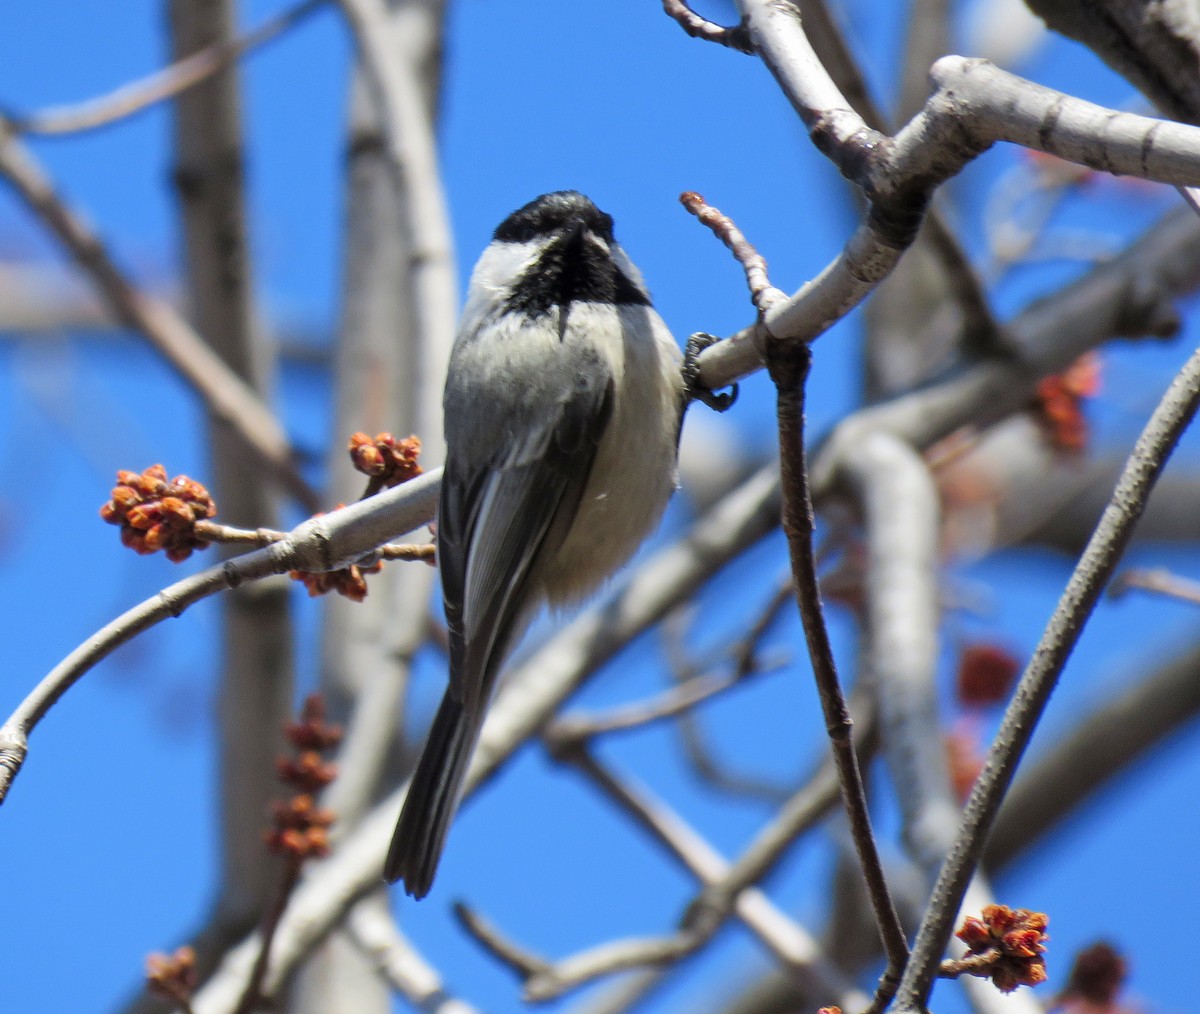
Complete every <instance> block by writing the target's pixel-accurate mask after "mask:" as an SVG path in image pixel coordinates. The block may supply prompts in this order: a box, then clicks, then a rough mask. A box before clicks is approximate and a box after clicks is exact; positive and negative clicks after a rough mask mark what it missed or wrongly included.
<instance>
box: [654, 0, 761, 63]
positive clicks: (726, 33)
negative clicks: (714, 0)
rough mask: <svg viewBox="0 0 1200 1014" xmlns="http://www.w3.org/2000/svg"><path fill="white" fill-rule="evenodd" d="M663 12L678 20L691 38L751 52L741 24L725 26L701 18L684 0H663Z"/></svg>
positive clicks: (748, 39)
mask: <svg viewBox="0 0 1200 1014" xmlns="http://www.w3.org/2000/svg"><path fill="white" fill-rule="evenodd" d="M663 13H664V14H666V15H667V17H669V18H672V19H673V20H675V21H676V22H678V24H679V27H680V28H682V29H683V30H684V31H685V32H687V34H688V35H690V36H691V37H692V38H693V39H703V40H704V41H705V42H715V43H716V44H717V45H718V46H728V47H729V48H730V49H736V50H738V51H739V52H742V53H752V52H754V50H753V48H752V47H751V45H750V38H749V36H748V35H747V34H746V30H745V28H744V27H743V26H742V25H735V26H734V27H733V28H726V27H725V26H724V25H718V24H716V23H715V22H712V21H709V20H708V19H707V18H702V17H701V16H700V15H699V14H697V13H696V12H695V11H694V10H692V9H691V8H690V7H689V6H688V5H687V4H686V3H684V0H663Z"/></svg>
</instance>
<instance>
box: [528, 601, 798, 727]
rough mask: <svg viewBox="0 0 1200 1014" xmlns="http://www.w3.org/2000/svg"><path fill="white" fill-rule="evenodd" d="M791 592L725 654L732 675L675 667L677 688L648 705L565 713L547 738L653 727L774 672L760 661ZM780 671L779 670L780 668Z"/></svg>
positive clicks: (769, 605)
mask: <svg viewBox="0 0 1200 1014" xmlns="http://www.w3.org/2000/svg"><path fill="white" fill-rule="evenodd" d="M790 594H791V582H790V580H789V581H788V582H785V583H784V584H783V585H782V586H781V587H780V589H779V590H777V591H776V592H775V594H774V595H773V596H772V598H771V600H770V602H768V603H767V606H766V608H765V609H763V610H762V612H761V613H760V615H759V616H758V618H757V619H756V620H755V622H754V624H753V625H752V626H751V628H750V630H748V631H747V632H746V633H745V634H744V635H743V636H741V637H739V638H738V639H737V640H736V641H735V642H734V643H733V644H732V645H730V646H729V648H728V649H726V651H725V652H723V654H726V655H728V656H730V657H731V658H732V660H733V663H734V668H733V671H732V672H731V673H730V674H729V675H726V676H718V675H716V674H715V673H711V672H709V673H700V674H698V673H697V672H696V670H695V667H694V666H687V667H686V672H685V671H683V669H684V667H682V666H679V667H673V668H678V669H680V672H679V676H680V679H679V680H678V681H677V684H676V686H674V687H673V688H671V689H670V690H667V691H665V692H664V693H661V694H658V695H657V696H655V697H652V698H650V699H649V700H645V701H638V702H635V703H633V704H626V705H624V706H622V707H618V708H613V709H612V710H611V711H607V712H603V713H600V714H594V715H587V714H574V715H570V714H569V715H564V716H563V717H561V718H559V719H556V720H555V721H554V722H553V723H552V724H551V726H550V727H549V728H548V729H547V730H546V735H547V736H548V737H549V738H550V739H551V740H553V741H555V742H563V743H564V744H565V743H567V742H568V741H571V740H578V739H591V738H592V737H593V736H598V735H603V734H605V733H609V732H625V731H628V730H630V729H637V728H640V727H642V726H644V725H650V724H652V723H654V722H658V721H661V720H662V719H664V718H675V717H677V716H680V715H683V714H684V713H685V712H688V711H691V710H692V709H693V708H695V707H696V705H697V704H701V703H703V702H704V701H707V700H710V699H711V698H713V697H716V696H717V695H718V694H721V693H724V692H725V691H726V690H729V689H730V688H732V687H735V686H737V685H738V684H739V683H741V682H742V681H743V680H745V679H747V678H748V677H750V676H754V675H760V674H763V673H766V672H769V671H770V670H771V669H772V668H773V666H772V665H770V664H764V663H763V662H761V661H760V659H759V657H758V649H759V643H760V642H761V641H762V639H763V637H764V636H765V634H766V632H767V629H768V628H769V627H770V625H771V623H772V622H773V621H774V620H775V619H776V617H778V615H779V612H780V610H781V609H782V608H783V606H784V605H786V603H787V601H788V598H789V597H790ZM775 667H777V666H775Z"/></svg>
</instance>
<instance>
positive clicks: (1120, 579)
mask: <svg viewBox="0 0 1200 1014" xmlns="http://www.w3.org/2000/svg"><path fill="white" fill-rule="evenodd" d="M1131 588H1137V589H1139V590H1140V591H1148V592H1156V593H1157V594H1159V595H1168V596H1170V597H1171V598H1174V599H1180V600H1182V601H1183V602H1190V603H1192V604H1193V605H1200V581H1192V580H1189V579H1188V578H1186V577H1180V576H1179V575H1178V574H1172V573H1171V572H1170V571H1169V570H1167V569H1166V568H1165V567H1155V568H1148V567H1130V568H1129V569H1128V570H1123V571H1121V573H1120V574H1118V575H1117V576H1116V577H1115V578H1113V583H1112V587H1110V588H1109V590H1108V594H1109V595H1110V596H1112V597H1113V598H1121V597H1122V596H1123V595H1125V594H1126V593H1127V592H1128V591H1129V590H1130V589H1131Z"/></svg>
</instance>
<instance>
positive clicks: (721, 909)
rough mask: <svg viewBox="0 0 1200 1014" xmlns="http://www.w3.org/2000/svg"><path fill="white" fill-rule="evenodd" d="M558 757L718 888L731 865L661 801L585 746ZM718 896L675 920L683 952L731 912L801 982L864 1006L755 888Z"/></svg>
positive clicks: (694, 946) (806, 938) (804, 935)
mask: <svg viewBox="0 0 1200 1014" xmlns="http://www.w3.org/2000/svg"><path fill="white" fill-rule="evenodd" d="M558 756H559V759H561V760H563V761H565V762H567V763H570V764H572V765H573V766H575V767H576V768H577V769H578V770H579V771H580V772H581V773H583V774H584V775H586V776H587V777H588V778H589V779H590V780H591V781H592V782H593V783H594V784H595V785H596V786H597V787H599V788H600V789H602V790H603V791H604V793H605V795H607V796H608V797H609V798H610V799H612V800H613V801H614V802H615V803H617V804H618V805H619V806H620V807H621V808H622V809H623V810H625V811H626V812H627V813H628V814H629V815H630V816H631V817H633V818H634V820H636V821H637V823H638V824H639V825H640V826H641V827H643V828H644V829H645V830H647V831H648V832H649V833H650V834H651V835H652V836H653V837H654V838H655V839H656V840H657V841H658V842H659V843H660V844H661V845H663V846H664V847H665V848H666V849H667V850H668V851H669V852H670V853H671V854H672V855H673V856H674V857H675V858H677V859H678V860H679V861H680V862H681V863H683V865H684V866H686V867H687V869H688V870H689V871H690V872H691V873H692V874H693V875H694V876H696V877H697V879H699V880H700V882H701V883H702V884H703V885H704V886H705V887H706V888H712V889H714V890H716V891H718V892H719V891H720V890H721V888H722V886H723V885H725V884H726V882H727V878H728V877H729V875H730V873H731V872H732V871H733V869H734V867H731V866H730V864H729V863H727V862H726V861H725V860H724V859H723V858H722V857H721V856H719V855H718V854H717V853H716V852H715V851H714V850H713V848H712V847H711V846H710V845H709V844H708V842H706V841H705V840H704V839H703V838H702V837H700V835H699V834H697V833H696V832H695V831H694V830H693V829H692V828H691V827H690V826H689V825H688V824H687V823H686V822H685V821H684V820H683V818H682V817H680V816H679V815H678V814H677V813H675V812H673V811H672V810H671V809H670V808H669V807H668V806H667V805H666V804H665V803H663V802H661V801H658V800H654V799H652V798H651V797H650V795H649V793H648V792H647V791H646V790H645V789H643V788H640V787H638V786H635V785H633V784H631V783H630V780H629V779H627V778H618V777H617V776H616V775H615V774H614V773H613V772H612V771H610V770H609V769H608V768H607V767H606V766H605V765H604V764H602V763H601V761H600V760H599V759H598V758H597V757H596V756H595V755H594V754H593V753H591V752H590V751H589V750H588V749H587V748H586V745H581V746H580V748H579V749H576V750H573V751H571V752H570V753H569V754H565V755H558ZM724 897H725V898H728V899H729V900H731V902H732V904H731V905H730V906H728V907H725V906H722V905H720V904H706V902H708V901H710V900H711V899H709V897H708V895H707V893H703V894H701V895H700V896H699V897H698V898H697V900H696V903H694V904H693V905H691V906H689V908H688V909H687V911H686V912H685V913H684V917H683V920H682V921H681V924H680V929H681V930H682V931H685V932H686V934H688V935H687V936H686V937H685V936H684V935H677V936H675V937H673V938H670V939H673V940H674V941H676V942H677V943H681V942H682V941H683V940H684V939H687V940H689V941H690V944H689V947H688V950H687V951H686V952H685V953H690V952H691V951H694V950H696V949H697V948H699V947H700V946H701V945H702V944H704V943H705V942H706V941H707V940H709V939H711V937H712V936H713V935H714V934H715V933H716V932H717V930H718V929H720V927H721V926H722V925H723V923H724V921H725V920H726V919H727V918H728V917H729V916H730V915H736V916H737V917H738V918H740V919H741V920H742V922H743V923H744V924H745V925H746V927H747V928H748V929H750V930H751V932H753V933H754V934H755V935H756V936H757V937H758V938H759V940H760V941H762V943H763V944H764V945H765V946H766V947H767V949H768V950H770V952H771V953H772V954H773V955H774V956H775V957H776V958H777V959H778V960H779V961H780V963H781V964H782V965H783V966H784V968H785V969H787V970H788V972H789V973H791V974H792V975H794V976H796V977H798V978H799V979H801V980H807V982H808V984H809V985H810V986H812V987H813V989H814V991H815V992H817V993H818V994H820V995H828V996H832V997H834V998H837V999H838V1000H839V1002H840V1003H841V1004H842V1006H843V1008H845V1009H847V1010H850V1009H857V1008H859V1007H862V1006H864V1004H865V997H862V996H861V994H859V992H858V991H857V990H856V989H854V988H853V987H852V986H851V985H850V984H849V983H848V982H846V981H844V979H843V977H842V976H841V974H840V972H839V971H838V970H837V969H836V968H835V967H834V966H833V965H832V964H831V963H830V962H829V961H828V960H827V959H826V958H825V957H824V955H823V954H822V953H821V951H820V948H819V945H818V944H817V943H816V941H815V940H813V938H812V937H810V936H809V935H808V934H807V932H805V930H804V929H803V928H802V927H800V926H798V925H796V924H795V923H794V922H793V921H791V920H790V919H789V918H788V917H787V916H785V915H783V913H782V912H780V911H779V910H778V909H776V908H775V906H774V905H773V904H772V903H771V902H770V900H769V899H768V898H767V897H766V895H764V894H763V893H762V892H761V891H760V890H759V889H758V888H756V887H750V886H747V887H745V888H744V889H742V890H740V891H738V892H737V893H736V894H726V895H724Z"/></svg>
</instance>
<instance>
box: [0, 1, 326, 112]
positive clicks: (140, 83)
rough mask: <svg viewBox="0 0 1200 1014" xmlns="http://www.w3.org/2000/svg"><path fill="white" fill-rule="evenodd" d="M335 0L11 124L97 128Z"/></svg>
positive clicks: (300, 8)
mask: <svg viewBox="0 0 1200 1014" xmlns="http://www.w3.org/2000/svg"><path fill="white" fill-rule="evenodd" d="M328 2H329V0H304V2H303V3H300V4H297V5H296V6H295V7H293V8H291V9H290V10H286V11H283V12H282V13H281V14H277V15H276V16H275V17H273V18H268V19H267V20H266V21H264V22H263V23H262V24H261V25H259V26H258V27H257V28H252V29H251V30H250V31H248V32H246V34H245V35H241V36H239V37H238V38H236V39H232V40H229V41H225V42H218V43H216V44H214V45H211V46H207V47H205V48H204V49H202V50H200V51H199V52H197V53H193V54H192V55H191V56H188V57H185V58H184V59H182V60H177V61H176V62H175V63H173V64H171V65H170V66H169V67H164V68H163V69H162V70H157V71H155V72H154V73H153V74H148V75H146V76H145V77H144V78H141V79H140V80H137V81H131V82H130V83H129V84H125V85H122V86H121V87H120V88H117V89H115V90H113V91H111V92H109V93H108V94H107V95H100V96H97V97H96V98H93V99H88V100H87V101H85V102H80V103H78V104H77V105H71V106H53V107H51V108H49V109H42V110H39V111H37V112H33V113H17V112H5V113H4V116H5V118H6V119H7V120H8V123H9V126H10V127H11V128H12V129H13V130H14V131H15V132H16V133H18V134H43V135H57V134H76V133H79V132H81V131H85V130H95V129H96V128H97V127H104V126H107V125H109V124H110V123H115V122H117V121H118V120H122V119H125V118H126V117H128V116H132V115H134V114H135V113H140V112H142V111H143V110H145V109H148V108H150V107H151V106H153V105H155V104H156V103H158V102H162V101H164V100H165V99H169V98H173V97H174V96H176V95H178V94H179V93H180V92H182V91H185V90H186V89H188V88H191V87H193V86H194V85H197V84H199V83H200V82H201V81H203V80H205V79H206V78H209V77H211V76H212V75H213V74H216V73H217V72H218V71H221V70H223V69H224V68H226V67H228V66H229V65H230V64H232V63H233V62H234V61H235V60H237V59H238V58H239V57H240V56H242V55H243V54H244V53H248V52H250V51H251V50H254V49H257V48H258V47H260V46H262V45H264V44H266V43H268V42H270V41H271V40H273V39H276V38H278V37H279V36H280V35H282V34H283V33H284V32H286V31H287V30H288V29H290V28H294V27H295V26H296V25H298V24H300V23H301V22H302V21H303V20H304V19H305V18H307V17H308V16H309V15H310V14H314V13H316V12H317V11H318V10H320V9H321V8H322V7H324V6H325V5H326V3H328Z"/></svg>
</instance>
